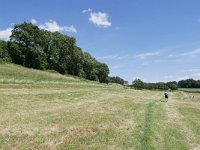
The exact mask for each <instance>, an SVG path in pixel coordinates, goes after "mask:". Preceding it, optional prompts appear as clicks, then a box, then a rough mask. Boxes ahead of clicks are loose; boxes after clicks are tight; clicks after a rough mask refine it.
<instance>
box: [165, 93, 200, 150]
mask: <svg viewBox="0 0 200 150" xmlns="http://www.w3.org/2000/svg"><path fill="white" fill-rule="evenodd" d="M183 95H184V96H185V93H183ZM177 105H181V104H180V103H178V101H177V99H176V95H175V93H171V96H170V99H169V100H168V102H166V103H165V107H166V114H167V117H168V122H170V123H173V124H174V125H176V126H178V127H179V130H180V132H181V133H182V134H183V135H184V137H185V138H186V140H187V143H188V146H189V149H191V150H193V149H194V150H200V147H199V146H198V145H197V144H196V140H195V135H194V134H193V132H192V130H191V129H190V128H188V127H187V126H186V124H185V123H184V122H183V116H182V115H181V114H180V113H179V112H178V111H177Z"/></svg>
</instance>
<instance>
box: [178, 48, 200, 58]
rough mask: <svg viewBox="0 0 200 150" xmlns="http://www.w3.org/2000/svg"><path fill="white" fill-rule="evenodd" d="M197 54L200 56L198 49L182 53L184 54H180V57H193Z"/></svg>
mask: <svg viewBox="0 0 200 150" xmlns="http://www.w3.org/2000/svg"><path fill="white" fill-rule="evenodd" d="M197 54H200V48H198V49H195V50H193V51H189V52H184V53H182V54H181V55H182V56H195V55H197Z"/></svg>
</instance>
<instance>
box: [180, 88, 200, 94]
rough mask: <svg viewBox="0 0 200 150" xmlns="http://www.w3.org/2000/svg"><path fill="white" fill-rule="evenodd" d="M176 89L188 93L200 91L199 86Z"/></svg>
mask: <svg viewBox="0 0 200 150" xmlns="http://www.w3.org/2000/svg"><path fill="white" fill-rule="evenodd" d="M178 90H179V91H183V92H188V93H200V88H179V89H178Z"/></svg>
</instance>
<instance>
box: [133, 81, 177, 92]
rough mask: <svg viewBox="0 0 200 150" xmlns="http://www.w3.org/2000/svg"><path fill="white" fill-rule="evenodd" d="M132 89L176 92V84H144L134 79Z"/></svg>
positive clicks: (173, 82) (174, 82)
mask: <svg viewBox="0 0 200 150" xmlns="http://www.w3.org/2000/svg"><path fill="white" fill-rule="evenodd" d="M132 87H134V88H135V89H149V90H156V89H158V90H168V89H171V90H177V88H178V86H177V82H176V81H172V82H167V83H164V82H157V83H145V82H143V81H142V80H140V79H135V80H134V81H133V83H132Z"/></svg>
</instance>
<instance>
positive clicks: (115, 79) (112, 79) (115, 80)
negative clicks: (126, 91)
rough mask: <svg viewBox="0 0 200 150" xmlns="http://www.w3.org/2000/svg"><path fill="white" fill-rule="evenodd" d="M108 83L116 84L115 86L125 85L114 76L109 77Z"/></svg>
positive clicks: (124, 82) (122, 80)
mask: <svg viewBox="0 0 200 150" xmlns="http://www.w3.org/2000/svg"><path fill="white" fill-rule="evenodd" d="M109 82H110V83H117V84H121V85H125V84H126V83H127V81H124V79H122V78H120V77H118V76H116V77H109Z"/></svg>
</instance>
